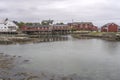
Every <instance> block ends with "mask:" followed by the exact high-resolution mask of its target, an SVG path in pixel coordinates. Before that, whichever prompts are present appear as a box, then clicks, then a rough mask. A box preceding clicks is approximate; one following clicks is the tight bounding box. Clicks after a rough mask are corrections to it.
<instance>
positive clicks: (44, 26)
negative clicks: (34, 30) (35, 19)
mask: <svg viewBox="0 0 120 80" xmlns="http://www.w3.org/2000/svg"><path fill="white" fill-rule="evenodd" d="M25 26H26V27H50V25H40V24H39V25H25Z"/></svg>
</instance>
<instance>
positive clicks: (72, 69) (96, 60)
mask: <svg viewBox="0 0 120 80" xmlns="http://www.w3.org/2000/svg"><path fill="white" fill-rule="evenodd" d="M0 52H4V53H6V54H11V55H18V56H24V57H25V58H27V59H29V60H30V63H28V64H24V65H21V67H24V68H26V69H31V70H34V71H38V72H39V71H42V72H49V73H53V74H64V75H70V74H77V75H79V76H81V77H88V78H89V79H85V80H120V42H109V41H104V40H100V39H88V40H85V39H83V40H79V39H74V38H70V39H68V40H67V41H56V42H45V43H36V44H24V45H0Z"/></svg>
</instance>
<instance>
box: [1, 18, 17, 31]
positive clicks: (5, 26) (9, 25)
mask: <svg viewBox="0 0 120 80" xmlns="http://www.w3.org/2000/svg"><path fill="white" fill-rule="evenodd" d="M17 29H18V26H17V25H16V24H15V23H13V21H10V20H8V19H5V20H1V21H0V32H16V31H17Z"/></svg>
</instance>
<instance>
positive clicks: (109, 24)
mask: <svg viewBox="0 0 120 80" xmlns="http://www.w3.org/2000/svg"><path fill="white" fill-rule="evenodd" d="M111 24H115V25H117V24H116V23H107V24H105V25H103V26H102V27H107V26H109V25H111Z"/></svg>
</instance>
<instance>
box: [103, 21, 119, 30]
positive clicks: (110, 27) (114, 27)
mask: <svg viewBox="0 0 120 80" xmlns="http://www.w3.org/2000/svg"><path fill="white" fill-rule="evenodd" d="M101 32H118V25H117V24H115V23H108V24H106V25H104V26H102V27H101Z"/></svg>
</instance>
